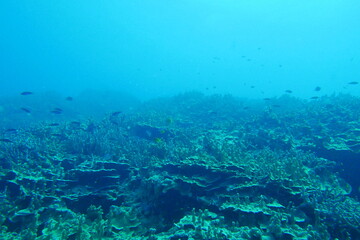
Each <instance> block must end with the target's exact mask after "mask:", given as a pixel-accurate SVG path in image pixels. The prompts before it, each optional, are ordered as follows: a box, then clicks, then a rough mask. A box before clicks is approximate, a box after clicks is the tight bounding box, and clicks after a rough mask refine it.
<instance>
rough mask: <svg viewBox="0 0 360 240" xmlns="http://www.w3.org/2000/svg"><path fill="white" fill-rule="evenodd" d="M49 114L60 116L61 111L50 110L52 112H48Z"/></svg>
mask: <svg viewBox="0 0 360 240" xmlns="http://www.w3.org/2000/svg"><path fill="white" fill-rule="evenodd" d="M50 112H51V113H53V114H62V111H56V110H52V111H50Z"/></svg>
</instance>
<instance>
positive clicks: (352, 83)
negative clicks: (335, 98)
mask: <svg viewBox="0 0 360 240" xmlns="http://www.w3.org/2000/svg"><path fill="white" fill-rule="evenodd" d="M348 84H350V85H356V84H359V82H355V81H354V82H349V83H348Z"/></svg>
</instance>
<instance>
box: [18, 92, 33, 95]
mask: <svg viewBox="0 0 360 240" xmlns="http://www.w3.org/2000/svg"><path fill="white" fill-rule="evenodd" d="M32 94H34V93H33V92H22V93H20V95H23V96H27V95H32Z"/></svg>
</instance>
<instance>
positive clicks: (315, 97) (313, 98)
mask: <svg viewBox="0 0 360 240" xmlns="http://www.w3.org/2000/svg"><path fill="white" fill-rule="evenodd" d="M310 99H312V100H315V99H319V97H317V96H314V97H311V98H310Z"/></svg>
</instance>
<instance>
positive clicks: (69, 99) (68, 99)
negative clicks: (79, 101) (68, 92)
mask: <svg viewBox="0 0 360 240" xmlns="http://www.w3.org/2000/svg"><path fill="white" fill-rule="evenodd" d="M65 100H66V101H72V100H74V98H73V97H66V98H65Z"/></svg>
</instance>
